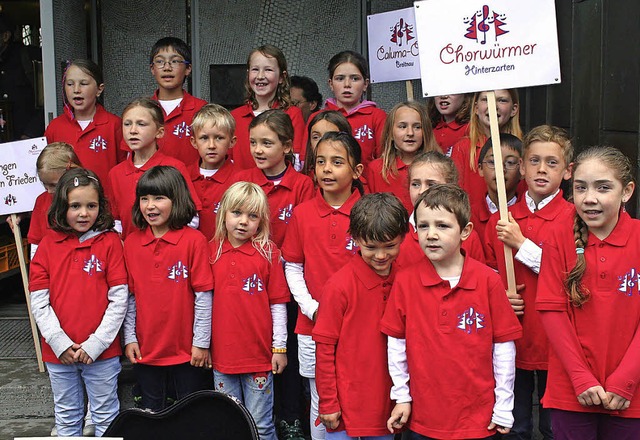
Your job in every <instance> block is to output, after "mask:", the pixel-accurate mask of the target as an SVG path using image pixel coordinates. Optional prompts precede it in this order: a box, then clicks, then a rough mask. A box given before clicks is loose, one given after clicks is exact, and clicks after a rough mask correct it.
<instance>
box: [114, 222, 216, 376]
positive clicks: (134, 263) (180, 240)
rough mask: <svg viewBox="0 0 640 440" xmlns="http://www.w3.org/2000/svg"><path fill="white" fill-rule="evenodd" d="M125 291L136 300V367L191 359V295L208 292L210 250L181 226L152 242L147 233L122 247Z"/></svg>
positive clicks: (129, 239)
mask: <svg viewBox="0 0 640 440" xmlns="http://www.w3.org/2000/svg"><path fill="white" fill-rule="evenodd" d="M124 256H125V260H126V263H127V269H128V270H129V291H130V292H131V293H133V295H135V299H136V311H137V315H136V335H137V337H138V344H139V345H140V353H141V354H142V360H140V361H139V362H140V363H141V364H147V365H177V364H182V363H185V362H189V361H190V360H191V347H192V344H193V319H194V313H195V312H194V305H195V292H206V291H207V290H211V289H212V288H213V279H212V275H211V265H210V263H209V246H208V244H207V240H206V239H205V238H204V235H202V234H201V233H200V232H199V231H196V230H195V229H191V228H189V227H184V228H182V229H178V230H175V231H173V230H170V231H169V232H167V233H166V234H164V235H163V236H162V237H160V238H155V237H154V235H153V233H152V232H151V228H149V227H147V228H146V229H144V230H142V231H138V230H136V231H135V232H133V233H131V234H130V235H129V236H128V237H127V239H126V240H125V242H124Z"/></svg>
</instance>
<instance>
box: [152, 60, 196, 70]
mask: <svg viewBox="0 0 640 440" xmlns="http://www.w3.org/2000/svg"><path fill="white" fill-rule="evenodd" d="M167 64H168V65H170V66H171V68H172V69H177V68H178V67H180V66H181V65H182V64H184V65H185V66H188V65H189V64H191V63H190V62H189V61H185V60H163V59H160V58H158V59H157V60H153V65H154V66H156V67H157V68H158V69H164V68H165V67H166V66H167Z"/></svg>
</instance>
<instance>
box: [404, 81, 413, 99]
mask: <svg viewBox="0 0 640 440" xmlns="http://www.w3.org/2000/svg"><path fill="white" fill-rule="evenodd" d="M405 86H406V87H407V101H413V81H411V80H410V79H408V80H406V81H405Z"/></svg>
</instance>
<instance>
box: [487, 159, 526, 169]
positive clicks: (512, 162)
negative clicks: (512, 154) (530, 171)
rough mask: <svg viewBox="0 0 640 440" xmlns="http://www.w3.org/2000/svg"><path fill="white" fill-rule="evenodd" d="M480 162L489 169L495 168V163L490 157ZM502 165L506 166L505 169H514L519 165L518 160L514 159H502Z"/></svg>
mask: <svg viewBox="0 0 640 440" xmlns="http://www.w3.org/2000/svg"><path fill="white" fill-rule="evenodd" d="M482 163H483V164H485V165H486V166H487V168H489V169H490V170H495V168H496V163H495V161H494V160H492V159H489V160H485V161H483V162H482ZM502 166H503V167H504V168H506V169H507V170H515V169H516V168H518V167H519V166H520V161H519V160H516V159H507V160H505V161H504V163H503V164H502Z"/></svg>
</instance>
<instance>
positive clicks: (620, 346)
mask: <svg viewBox="0 0 640 440" xmlns="http://www.w3.org/2000/svg"><path fill="white" fill-rule="evenodd" d="M639 231H640V221H638V220H635V219H632V218H631V217H629V215H628V214H627V213H626V212H622V213H621V214H620V218H619V220H618V224H617V225H616V227H615V228H614V230H613V231H612V232H611V234H609V236H608V237H607V238H605V239H604V240H600V239H598V238H597V237H596V236H595V235H593V234H591V233H589V238H588V241H587V246H586V247H585V253H584V257H585V260H586V265H587V269H586V271H585V273H584V277H583V278H582V283H583V285H584V286H585V287H586V288H587V289H588V290H589V293H590V295H589V300H588V301H587V302H586V303H585V304H583V305H582V307H579V308H578V307H574V306H572V305H571V304H570V302H569V297H568V295H567V293H566V291H565V288H564V278H565V276H566V275H565V274H566V273H568V272H569V271H571V269H573V268H574V266H575V264H576V246H575V242H574V235H573V228H568V227H566V226H564V227H558V228H555V227H554V228H549V229H548V230H547V231H546V232H547V234H548V239H547V240H546V241H545V243H544V251H543V252H542V267H541V269H540V275H539V278H538V295H537V299H536V309H537V310H539V311H540V312H542V313H544V314H547V313H551V312H556V313H557V312H561V313H566V314H567V316H568V319H569V321H570V325H571V327H572V328H573V330H574V331H575V335H576V337H577V339H578V342H579V346H577V347H574V349H575V350H576V351H577V352H579V353H581V356H579V357H576V359H574V360H573V363H574V364H575V365H582V366H584V368H585V370H587V371H588V372H590V373H591V374H593V376H594V377H595V380H597V382H598V383H599V384H600V385H602V386H603V387H604V389H605V390H607V391H612V392H614V393H616V394H618V395H620V396H622V397H625V398H627V399H629V400H631V406H630V407H629V408H628V409H626V410H624V411H607V410H604V409H603V408H602V407H588V408H586V407H583V406H582V405H580V404H579V403H578V400H577V399H576V395H577V394H576V392H575V390H574V387H573V384H572V381H571V378H570V377H569V375H568V374H567V371H566V369H565V368H564V366H563V365H562V363H561V361H560V359H559V358H558V356H557V355H556V353H555V351H554V350H551V351H550V356H549V376H548V380H547V389H546V391H545V395H544V398H543V403H544V406H545V407H546V408H557V409H562V410H565V411H577V412H600V413H605V414H611V415H615V416H618V417H630V418H640V405H639V404H638V401H637V399H633V397H634V393H635V392H636V391H637V389H638V383H639V382H640V377H638V376H639V375H638V368H637V365H638V364H639V363H640V353H639V351H640V350H639V349H638V346H637V344H636V345H634V344H635V343H634V344H632V340H633V339H634V336H636V339H637V333H638V332H639V331H640V291H639V290H638V286H639V284H640V283H638V268H637V266H638V261H640V233H638V232H639ZM543 319H544V317H543ZM554 336H555V335H554V334H553V333H550V334H549V338H550V339H553V338H554ZM636 342H637V341H636ZM563 352H565V353H570V350H563Z"/></svg>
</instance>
